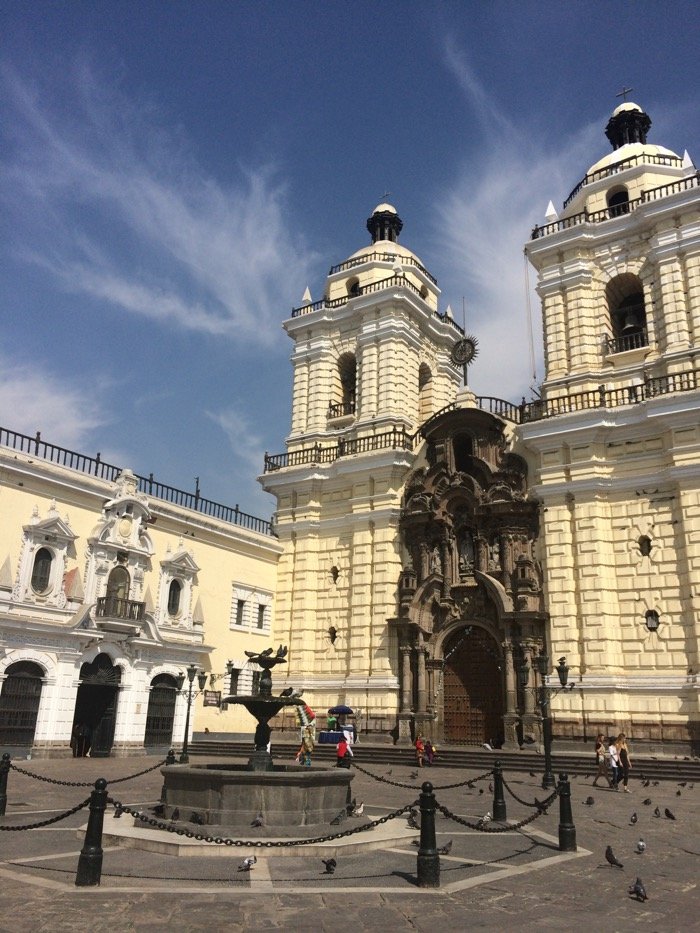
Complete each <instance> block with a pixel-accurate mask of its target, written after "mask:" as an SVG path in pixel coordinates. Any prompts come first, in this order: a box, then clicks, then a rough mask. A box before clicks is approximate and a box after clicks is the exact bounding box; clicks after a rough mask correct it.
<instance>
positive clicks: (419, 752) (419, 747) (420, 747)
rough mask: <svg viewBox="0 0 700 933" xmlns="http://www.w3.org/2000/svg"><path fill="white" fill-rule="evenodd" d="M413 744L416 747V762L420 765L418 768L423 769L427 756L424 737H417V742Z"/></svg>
mask: <svg viewBox="0 0 700 933" xmlns="http://www.w3.org/2000/svg"><path fill="white" fill-rule="evenodd" d="M413 744H414V745H415V747H416V761H417V763H418V767H419V768H422V767H423V755H424V754H425V742H424V741H423V736H422V735H420V734H419V735H417V736H416V741H415V742H414V743H413Z"/></svg>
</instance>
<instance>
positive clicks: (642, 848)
mask: <svg viewBox="0 0 700 933" xmlns="http://www.w3.org/2000/svg"><path fill="white" fill-rule="evenodd" d="M646 850H647V844H646V842H645V841H644V840H643V839H640V840H639V842H638V843H637V855H643V854H644V853H645V852H646Z"/></svg>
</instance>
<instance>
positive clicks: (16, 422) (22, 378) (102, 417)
mask: <svg viewBox="0 0 700 933" xmlns="http://www.w3.org/2000/svg"><path fill="white" fill-rule="evenodd" d="M109 420H110V418H109V415H108V414H107V412H106V411H105V410H104V409H103V408H102V407H101V405H100V403H99V401H98V400H97V398H96V387H95V385H94V383H91V385H90V386H88V385H78V384H77V383H72V384H69V383H67V382H66V381H65V380H63V379H58V378H56V377H54V376H52V375H51V374H50V373H47V372H45V371H44V370H43V369H39V368H37V367H33V366H31V365H29V364H17V363H13V362H11V361H10V360H8V359H5V358H2V357H0V422H1V423H2V425H3V427H7V428H9V429H10V430H14V431H20V432H22V433H25V434H32V435H33V434H34V433H35V432H36V431H41V433H42V435H43V438H44V440H47V441H49V443H55V444H59V445H61V446H63V447H69V448H72V449H74V450H82V449H85V448H86V447H88V446H89V436H90V433H91V432H92V431H94V430H95V429H96V428H100V427H102V426H104V425H106V424H108V423H109Z"/></svg>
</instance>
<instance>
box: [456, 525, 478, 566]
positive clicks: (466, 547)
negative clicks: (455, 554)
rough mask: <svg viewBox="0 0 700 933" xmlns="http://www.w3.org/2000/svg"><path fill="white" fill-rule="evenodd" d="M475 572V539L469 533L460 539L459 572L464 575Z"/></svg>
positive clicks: (466, 532) (464, 533) (463, 534)
mask: <svg viewBox="0 0 700 933" xmlns="http://www.w3.org/2000/svg"><path fill="white" fill-rule="evenodd" d="M473 571H474V539H473V538H472V536H471V534H470V533H469V532H468V531H465V532H463V533H462V535H461V536H460V539H459V572H460V574H462V575H465V574H468V573H473Z"/></svg>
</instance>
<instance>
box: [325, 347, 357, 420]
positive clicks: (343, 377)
mask: <svg viewBox="0 0 700 933" xmlns="http://www.w3.org/2000/svg"><path fill="white" fill-rule="evenodd" d="M338 383H339V386H338V387H339V389H340V398H341V400H340V402H333V401H331V402H330V404H329V406H328V414H329V417H331V418H339V417H341V416H342V415H354V414H355V400H356V389H357V361H356V359H355V354H354V353H343V354H342V355H341V356H340V357H339V359H338ZM338 383H337V384H336V385H338ZM336 398H337V396H336Z"/></svg>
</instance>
